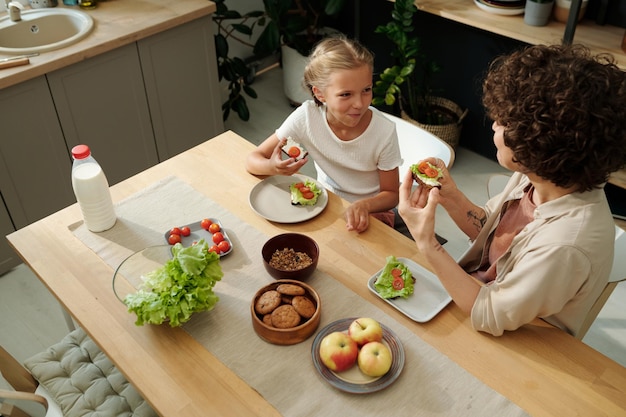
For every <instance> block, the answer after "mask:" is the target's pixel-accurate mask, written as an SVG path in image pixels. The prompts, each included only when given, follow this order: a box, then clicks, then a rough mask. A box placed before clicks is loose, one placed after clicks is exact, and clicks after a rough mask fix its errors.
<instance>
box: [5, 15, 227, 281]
mask: <svg viewBox="0 0 626 417" xmlns="http://www.w3.org/2000/svg"><path fill="white" fill-rule="evenodd" d="M0 128H1V129H2V135H1V138H0V195H2V197H3V199H4V204H3V205H2V206H0V209H2V210H3V209H4V208H5V207H6V213H4V212H3V211H2V210H0V216H3V217H0V227H1V229H0V230H2V232H3V234H2V235H3V236H4V235H6V234H8V233H9V232H12V231H13V230H15V229H19V228H21V227H24V226H26V225H27V224H30V223H32V222H34V221H36V220H39V219H41V218H43V217H45V216H47V215H48V214H50V213H53V212H55V211H58V210H59V209H61V208H63V207H65V206H67V205H69V204H72V203H74V202H75V201H76V199H75V197H74V194H73V191H72V187H71V182H70V171H71V164H72V159H71V148H72V147H73V146H75V145H76V144H79V143H85V144H87V145H89V146H90V148H91V149H92V152H93V154H94V157H95V158H96V159H97V160H98V162H99V163H100V164H101V165H102V166H103V169H104V171H105V172H106V175H107V178H108V180H109V184H110V185H113V184H115V183H117V182H119V181H122V180H124V179H126V178H128V177H130V176H132V175H134V174H136V173H138V172H140V171H143V170H145V169H146V168H148V167H150V166H152V165H155V164H157V163H158V162H160V161H163V160H165V159H168V158H169V157H171V156H173V155H175V154H177V153H180V152H182V151H184V150H186V149H189V148H191V147H193V146H195V145H198V144H200V143H202V142H204V141H205V140H207V139H208V138H211V137H214V136H216V135H217V134H219V133H221V132H223V130H224V125H223V121H222V115H221V103H220V94H219V83H218V76H217V63H216V55H215V49H214V41H213V24H212V20H211V18H210V16H205V17H201V18H199V19H196V20H192V21H190V22H188V23H185V24H183V25H180V26H178V27H174V28H172V29H168V30H166V31H164V32H160V33H156V34H154V35H152V36H149V37H146V38H143V39H140V40H137V41H136V42H132V43H129V44H126V45H124V46H121V47H119V48H117V49H113V50H110V51H108V52H104V53H102V54H99V55H96V56H93V57H91V58H89V59H86V60H83V61H80V62H77V63H75V64H72V65H69V66H67V67H64V68H61V69H58V70H56V71H52V72H50V73H47V74H46V75H43V76H38V77H35V78H33V79H30V80H27V81H24V82H22V83H19V84H15V85H12V86H10V87H6V88H4V89H2V90H0ZM5 214H6V219H4V215H5ZM5 220H6V221H5ZM5 229H7V230H5ZM5 248H7V249H8V246H6V241H5V240H4V239H3V242H2V244H0V274H2V273H3V272H6V270H7V269H5V268H3V265H5V262H7V265H8V264H9V261H10V258H13V256H14V255H13V253H12V251H11V250H10V249H8V250H5Z"/></svg>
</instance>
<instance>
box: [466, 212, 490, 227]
mask: <svg viewBox="0 0 626 417" xmlns="http://www.w3.org/2000/svg"><path fill="white" fill-rule="evenodd" d="M467 219H468V220H469V221H470V223H472V224H473V225H474V227H475V228H476V231H477V232H480V231H481V230H482V228H483V226H484V225H485V222H486V221H487V215H486V214H485V212H484V211H474V210H470V211H468V212H467Z"/></svg>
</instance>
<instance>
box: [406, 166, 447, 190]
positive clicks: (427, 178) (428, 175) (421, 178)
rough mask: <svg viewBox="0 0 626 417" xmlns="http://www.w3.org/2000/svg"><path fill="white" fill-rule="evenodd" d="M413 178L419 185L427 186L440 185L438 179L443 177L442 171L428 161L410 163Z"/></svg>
mask: <svg viewBox="0 0 626 417" xmlns="http://www.w3.org/2000/svg"><path fill="white" fill-rule="evenodd" d="M411 172H412V173H413V179H414V180H415V181H417V183H418V184H420V185H425V186H427V187H431V188H432V187H441V183H440V182H439V180H440V179H442V178H443V171H442V170H441V168H438V167H436V166H435V165H433V164H431V163H430V162H428V161H422V162H420V163H419V164H414V165H411Z"/></svg>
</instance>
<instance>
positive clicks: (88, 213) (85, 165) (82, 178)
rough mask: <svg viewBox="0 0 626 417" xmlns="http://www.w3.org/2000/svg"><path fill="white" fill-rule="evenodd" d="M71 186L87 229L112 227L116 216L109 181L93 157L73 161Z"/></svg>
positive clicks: (96, 229)
mask: <svg viewBox="0 0 626 417" xmlns="http://www.w3.org/2000/svg"><path fill="white" fill-rule="evenodd" d="M72 188H74V194H75V195H76V200H77V201H78V204H79V205H80V209H81V211H82V213H83V219H84V220H85V224H86V225H87V228H88V229H89V230H91V231H92V232H102V231H104V230H108V229H110V228H111V227H113V225H114V224H115V221H116V219H117V218H116V216H115V210H114V209H113V201H112V200H111V193H110V192H109V183H108V181H107V179H106V176H105V175H104V172H103V171H102V168H101V167H100V165H99V164H98V163H97V162H96V161H95V160H94V159H93V158H91V157H87V158H84V159H76V160H75V161H74V166H73V167H72Z"/></svg>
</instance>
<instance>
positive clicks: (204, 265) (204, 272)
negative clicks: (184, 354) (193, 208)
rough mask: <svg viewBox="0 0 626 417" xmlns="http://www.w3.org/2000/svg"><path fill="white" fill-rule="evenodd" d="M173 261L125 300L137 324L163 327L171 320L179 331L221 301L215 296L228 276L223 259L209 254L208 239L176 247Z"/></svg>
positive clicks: (168, 262)
mask: <svg viewBox="0 0 626 417" xmlns="http://www.w3.org/2000/svg"><path fill="white" fill-rule="evenodd" d="M172 255H173V257H172V259H171V260H169V261H167V262H166V263H165V264H164V265H163V266H162V267H161V268H158V269H156V270H154V271H152V272H149V273H148V274H146V276H145V277H144V283H143V285H142V287H141V288H139V289H138V291H137V292H136V293H134V294H129V295H127V296H126V298H125V299H124V303H125V304H126V306H127V307H128V311H129V312H131V313H135V314H136V315H137V320H136V322H135V324H136V325H137V326H142V325H143V324H145V323H151V324H161V323H163V322H165V321H167V320H169V323H170V326H172V327H177V326H180V325H182V324H183V323H185V322H187V321H188V320H189V319H190V318H191V315H192V314H193V313H195V312H199V311H208V310H212V309H213V308H214V307H215V304H217V302H218V301H219V297H217V295H215V293H214V292H213V287H214V286H215V284H216V283H217V282H218V281H220V280H221V279H222V277H223V276H224V274H223V272H222V268H221V266H220V262H219V259H220V258H219V255H218V254H216V253H214V252H208V244H207V243H206V242H205V241H204V239H202V240H200V241H199V242H198V243H197V244H195V245H191V246H189V247H183V246H182V245H181V244H180V243H177V244H176V245H174V246H173V247H172Z"/></svg>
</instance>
